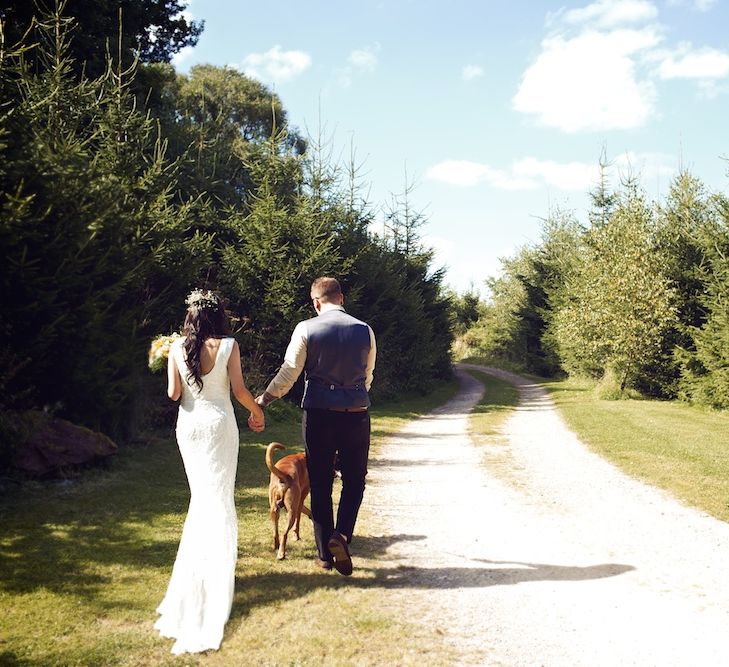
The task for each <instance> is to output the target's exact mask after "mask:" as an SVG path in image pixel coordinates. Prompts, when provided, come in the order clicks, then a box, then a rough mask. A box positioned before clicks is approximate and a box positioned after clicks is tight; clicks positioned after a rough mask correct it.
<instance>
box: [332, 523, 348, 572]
mask: <svg viewBox="0 0 729 667" xmlns="http://www.w3.org/2000/svg"><path fill="white" fill-rule="evenodd" d="M327 547H329V551H331V552H332V556H334V569H335V570H336V571H337V572H339V574H343V575H344V576H345V577H348V576H349V575H350V574H352V557H351V556H350V555H349V547H347V540H346V539H345V538H344V535H342V534H341V533H340V532H338V531H336V530H335V531H334V532H333V533H332V536H331V537H330V538H329V543H328V544H327Z"/></svg>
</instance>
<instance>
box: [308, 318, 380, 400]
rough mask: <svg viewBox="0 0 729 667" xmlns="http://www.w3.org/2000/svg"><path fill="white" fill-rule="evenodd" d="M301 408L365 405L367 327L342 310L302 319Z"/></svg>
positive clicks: (366, 395) (368, 398) (367, 397)
mask: <svg viewBox="0 0 729 667" xmlns="http://www.w3.org/2000/svg"><path fill="white" fill-rule="evenodd" d="M306 331H307V343H306V363H305V364H304V371H305V373H306V375H305V384H304V397H303V399H302V401H301V406H302V407H303V408H321V409H331V408H368V407H369V406H370V397H369V394H368V393H367V389H366V387H365V374H366V369H367V356H368V354H369V351H370V345H371V342H370V330H369V327H368V326H367V325H366V324H365V323H364V322H360V320H358V319H356V318H354V317H352V316H351V315H349V314H347V313H346V312H344V311H343V310H329V311H327V312H325V313H322V314H321V315H318V316H317V317H313V318H312V319H310V320H307V321H306Z"/></svg>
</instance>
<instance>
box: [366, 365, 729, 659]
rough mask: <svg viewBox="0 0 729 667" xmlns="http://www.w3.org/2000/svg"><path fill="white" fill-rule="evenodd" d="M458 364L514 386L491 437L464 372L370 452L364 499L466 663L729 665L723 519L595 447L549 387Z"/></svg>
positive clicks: (395, 571)
mask: <svg viewBox="0 0 729 667" xmlns="http://www.w3.org/2000/svg"><path fill="white" fill-rule="evenodd" d="M461 368H475V369H479V370H485V371H487V372H489V373H492V374H494V375H497V376H499V377H502V378H504V379H507V380H508V381H510V382H512V383H513V384H516V385H517V386H518V388H519V392H520V404H519V407H518V408H517V409H516V410H515V411H514V413H513V415H512V416H511V417H510V418H509V419H508V421H507V423H506V424H505V426H504V429H503V433H502V434H500V436H499V437H498V438H497V439H496V440H497V441H496V442H495V443H494V445H493V447H492V446H490V445H489V446H487V447H486V448H483V447H482V448H479V447H476V446H475V445H474V444H473V443H472V442H471V441H470V439H469V437H468V435H467V417H468V413H469V411H470V410H471V408H472V407H473V406H474V404H475V403H476V402H478V400H479V398H480V396H481V395H482V392H483V385H481V384H480V383H479V382H477V381H476V380H474V379H473V378H472V377H471V376H470V375H468V374H467V373H464V372H463V371H462V370H460V369H459V379H460V381H461V383H462V386H461V391H460V392H459V394H458V396H457V397H456V398H454V399H453V400H451V401H450V402H449V403H448V404H447V405H445V406H443V407H442V408H440V409H438V410H436V411H435V412H434V413H432V414H431V415H429V416H427V417H424V418H422V419H419V420H417V421H415V422H413V423H412V424H411V425H410V426H408V427H407V428H406V429H405V430H403V431H401V432H400V433H398V434H397V435H396V436H394V437H392V438H391V439H389V440H388V442H387V443H386V444H385V445H384V446H383V447H381V448H379V451H378V452H377V453H376V456H373V457H372V459H371V466H370V475H369V478H368V480H369V482H368V490H367V494H366V500H365V505H366V506H367V513H368V515H370V523H371V524H373V525H374V528H375V531H376V532H381V534H382V535H392V536H394V537H393V539H392V541H391V543H390V545H389V546H388V548H387V551H386V552H385V554H384V555H383V557H382V561H381V565H383V566H385V567H387V568H389V569H388V570H387V571H388V572H391V573H392V574H391V575H390V576H391V578H392V579H393V586H394V587H397V588H402V589H406V590H407V591H408V595H409V596H410V597H411V599H412V607H413V609H424V610H427V611H424V612H423V613H422V614H420V612H418V614H417V616H418V617H422V620H423V622H424V623H427V624H432V627H435V628H437V629H438V631H439V632H442V633H443V634H444V635H445V636H446V637H447V641H448V642H449V643H450V644H451V645H452V647H453V649H454V650H455V651H456V652H457V655H458V656H459V659H458V664H461V665H506V666H510V667H511V666H517V665H529V666H532V665H546V666H550V667H552V666H563V665H564V666H569V667H575V666H577V665H586V666H588V665H589V666H590V667H597V666H602V665H606V666H607V665H609V666H610V667H614V666H623V665H660V666H661V667H664V666H668V665H682V666H684V665H685V666H687V667H688V666H691V667H694V666H699V665H700V666H703V665H706V666H712V667H713V666H729V524H726V523H723V522H721V521H718V520H716V519H713V518H711V517H709V516H708V515H706V514H704V513H702V512H699V511H697V510H694V509H691V508H687V507H685V506H683V505H681V504H680V503H679V502H677V501H675V500H674V499H672V498H671V497H670V496H669V495H668V494H666V493H664V492H662V491H659V490H656V489H654V488H651V487H648V486H646V485H644V484H642V483H640V482H637V481H635V480H633V479H630V478H629V477H627V476H626V475H624V474H623V473H621V472H620V471H618V470H617V469H616V468H615V467H613V466H612V465H611V464H609V463H607V462H605V461H604V460H602V459H601V458H599V457H598V456H596V455H594V454H592V453H590V452H589V451H588V450H587V449H586V448H585V447H584V446H583V445H582V444H581V443H580V442H579V441H578V440H577V438H576V437H575V436H574V434H572V433H571V432H570V431H569V430H568V429H567V428H566V426H565V425H564V423H563V422H562V420H561V419H560V417H559V416H558V414H557V413H556V411H555V408H554V405H553V404H552V402H551V401H550V399H549V398H548V397H547V395H546V393H545V392H544V391H543V390H542V389H541V388H540V387H538V386H535V385H533V384H530V383H529V382H528V381H527V380H525V379H523V378H520V377H518V376H516V375H513V374H510V373H506V372H503V371H499V370H495V369H486V368H479V367H474V366H462V367H461ZM492 449H493V450H494V451H496V452H498V455H495V456H492V455H488V451H491V450H492Z"/></svg>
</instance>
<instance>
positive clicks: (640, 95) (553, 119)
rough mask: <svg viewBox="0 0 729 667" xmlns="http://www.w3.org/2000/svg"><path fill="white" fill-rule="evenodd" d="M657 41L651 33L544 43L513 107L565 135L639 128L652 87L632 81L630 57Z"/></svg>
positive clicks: (648, 110) (589, 34)
mask: <svg viewBox="0 0 729 667" xmlns="http://www.w3.org/2000/svg"><path fill="white" fill-rule="evenodd" d="M660 40H661V37H660V36H659V35H658V33H657V31H656V30H654V29H653V28H651V27H647V28H644V29H642V30H631V29H622V30H614V31H611V32H597V31H594V30H586V31H585V32H582V33H581V34H580V35H578V36H577V37H574V38H565V37H563V36H560V35H556V36H553V37H548V38H546V39H545V40H544V41H543V42H542V52H541V53H540V54H539V56H538V57H537V59H536V61H535V62H534V63H533V64H532V65H531V66H530V67H529V68H528V69H527V70H526V72H525V73H524V75H523V77H522V81H521V85H520V86H519V90H518V91H517V93H516V95H515V96H514V98H513V100H512V103H513V107H514V109H516V110H517V111H520V112H522V113H527V114H532V115H534V116H535V117H536V119H537V122H538V123H540V124H541V125H546V126H549V127H557V128H559V129H561V130H563V131H565V132H579V131H582V130H606V129H612V128H632V127H639V126H640V125H642V124H643V123H645V122H646V121H647V120H648V118H650V117H651V115H652V113H653V108H654V100H655V87H654V85H653V83H652V82H651V81H650V80H648V79H640V78H639V77H638V73H637V70H636V63H635V57H636V55H638V54H640V53H641V52H644V51H645V50H647V49H650V48H652V47H655V46H656V45H657V44H658V43H659V42H660Z"/></svg>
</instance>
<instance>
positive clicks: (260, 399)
mask: <svg viewBox="0 0 729 667" xmlns="http://www.w3.org/2000/svg"><path fill="white" fill-rule="evenodd" d="M256 403H258V405H260V406H261V407H262V408H265V407H266V401H265V400H264V398H263V394H260V395H258V396H256Z"/></svg>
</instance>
